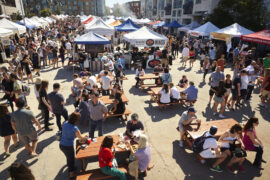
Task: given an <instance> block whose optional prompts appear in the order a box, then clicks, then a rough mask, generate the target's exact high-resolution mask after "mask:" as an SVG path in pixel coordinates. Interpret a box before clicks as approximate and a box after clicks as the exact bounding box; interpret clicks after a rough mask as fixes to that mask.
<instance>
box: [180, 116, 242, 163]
mask: <svg viewBox="0 0 270 180" xmlns="http://www.w3.org/2000/svg"><path fill="white" fill-rule="evenodd" d="M235 124H238V122H237V121H235V120H234V119H232V118H230V119H222V120H215V121H207V122H202V123H201V124H200V127H199V129H197V125H194V124H193V125H189V126H186V127H185V129H186V133H185V138H184V139H185V141H186V142H187V144H188V146H189V147H191V148H192V142H193V141H194V140H195V139H196V138H198V137H200V136H201V135H202V134H203V133H204V132H206V131H209V129H210V127H211V126H216V127H217V128H218V131H217V133H216V134H215V136H214V137H215V138H218V137H220V136H221V135H222V134H224V133H225V132H226V131H227V130H228V129H230V128H231V127H232V126H233V125H235ZM197 158H198V160H199V162H201V163H203V162H204V159H203V158H202V157H201V156H200V155H199V154H197Z"/></svg>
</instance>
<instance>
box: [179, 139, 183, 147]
mask: <svg viewBox="0 0 270 180" xmlns="http://www.w3.org/2000/svg"><path fill="white" fill-rule="evenodd" d="M179 147H181V148H182V147H183V141H181V140H180V141H179Z"/></svg>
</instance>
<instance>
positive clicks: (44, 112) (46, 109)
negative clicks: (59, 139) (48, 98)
mask: <svg viewBox="0 0 270 180" xmlns="http://www.w3.org/2000/svg"><path fill="white" fill-rule="evenodd" d="M41 113H42V114H43V116H44V125H45V128H48V127H49V110H48V108H44V109H41Z"/></svg>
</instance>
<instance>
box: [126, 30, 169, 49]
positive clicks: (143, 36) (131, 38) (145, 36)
mask: <svg viewBox="0 0 270 180" xmlns="http://www.w3.org/2000/svg"><path fill="white" fill-rule="evenodd" d="M123 39H124V40H125V41H127V42H129V43H130V44H131V45H135V46H137V47H163V46H165V45H166V43H167V42H168V38H167V37H165V36H163V35H161V34H158V33H156V32H155V31H153V30H151V29H149V28H147V27H145V26H144V27H142V28H140V29H138V30H136V31H134V32H131V33H129V34H125V35H124V36H123Z"/></svg>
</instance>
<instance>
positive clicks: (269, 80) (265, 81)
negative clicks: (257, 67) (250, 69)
mask: <svg viewBox="0 0 270 180" xmlns="http://www.w3.org/2000/svg"><path fill="white" fill-rule="evenodd" d="M267 82H268V85H267V86H265V85H266V83H267ZM263 87H264V89H265V90H266V91H270V76H268V77H265V78H264V81H263Z"/></svg>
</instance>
